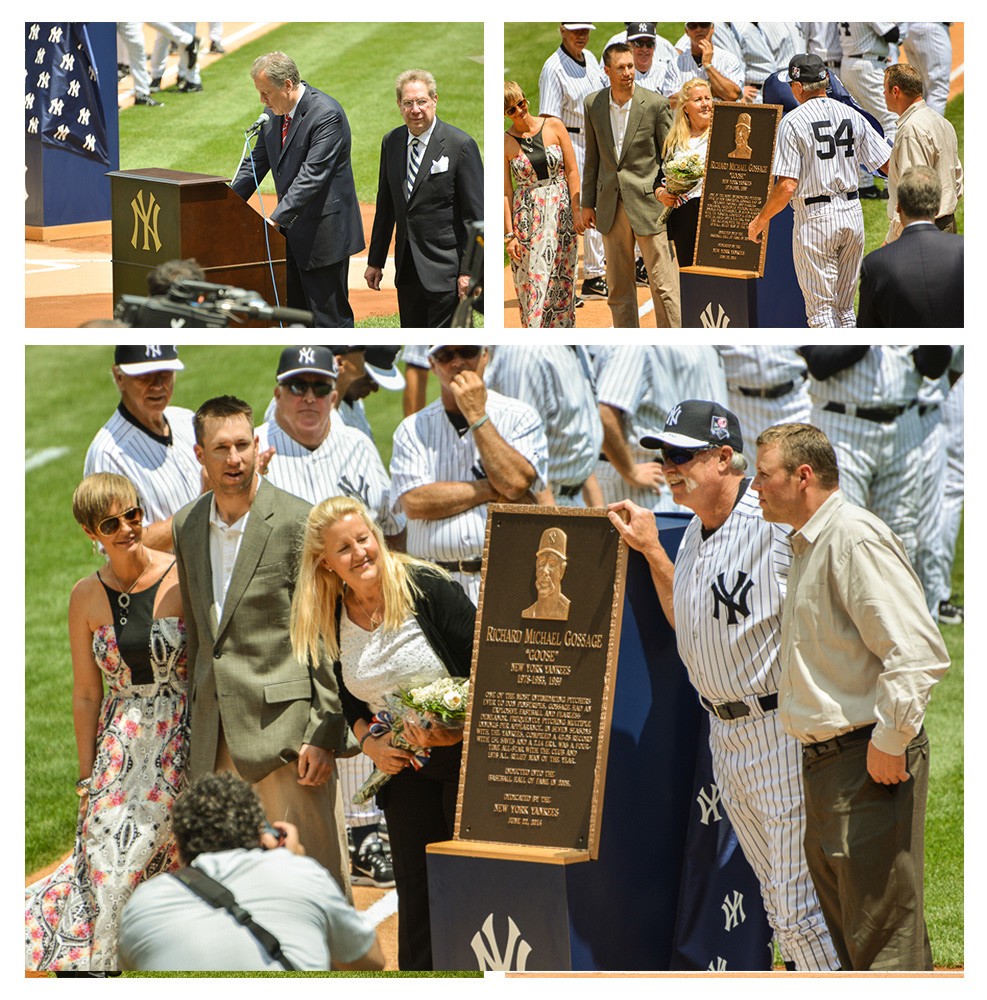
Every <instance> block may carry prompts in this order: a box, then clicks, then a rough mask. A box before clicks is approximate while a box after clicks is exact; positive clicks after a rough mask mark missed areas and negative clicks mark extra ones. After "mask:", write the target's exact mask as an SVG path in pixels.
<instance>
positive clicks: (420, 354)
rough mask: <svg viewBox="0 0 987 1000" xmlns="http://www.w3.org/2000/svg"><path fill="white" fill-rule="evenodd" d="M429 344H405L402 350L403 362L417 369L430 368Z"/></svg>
mask: <svg viewBox="0 0 987 1000" xmlns="http://www.w3.org/2000/svg"><path fill="white" fill-rule="evenodd" d="M428 347H429V345H428V344H405V345H404V347H402V348H401V360H402V361H403V362H404V363H405V364H408V365H414V366H415V367H416V368H430V367H431V366H430V365H429V363H428Z"/></svg>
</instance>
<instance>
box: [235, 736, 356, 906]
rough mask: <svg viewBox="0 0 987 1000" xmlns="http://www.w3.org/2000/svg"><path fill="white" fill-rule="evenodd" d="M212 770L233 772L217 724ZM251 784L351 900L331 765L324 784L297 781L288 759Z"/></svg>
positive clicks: (294, 766) (336, 782) (266, 810)
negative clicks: (217, 730)
mask: <svg viewBox="0 0 987 1000" xmlns="http://www.w3.org/2000/svg"><path fill="white" fill-rule="evenodd" d="M215 770H216V771H217V772H219V771H233V772H234V773H237V770H236V766H235V765H234V764H233V759H232V758H231V757H230V749H229V747H228V746H227V744H226V735H225V734H224V732H223V727H222V726H220V728H219V742H218V744H217V747H216V768H215ZM253 787H254V791H255V792H256V793H257V795H258V797H259V798H260V804H261V807H262V808H263V810H264V815H265V816H266V817H267V818H268V820H269V821H270V822H274V820H283V821H285V822H287V823H293V824H294V825H295V826H297V827H298V839H299V840H300V841H301V842H302V847H304V848H305V853H306V855H308V857H310V858H314V859H315V860H316V861H318V862H319V864H321V865H322V867H323V868H325V869H326V870H327V871H328V872H329V874H330V875H332V877H333V878H334V879H335V880H336V884H337V885H338V886H339V887H340V889H342V890H343V892H344V894H345V895H346V898H347V899H348V900H349V901H350V903H352V902H353V890H352V888H351V887H350V853H349V849H348V848H347V846H346V820H345V819H344V818H343V801H342V798H341V796H340V794H339V780H338V778H337V776H336V771H335V769H334V770H333V772H332V775H331V776H330V778H329V780H328V781H327V782H326V783H325V784H324V785H317V786H313V785H299V784H298V763H297V762H292V763H290V764H285V765H283V766H282V767H279V768H277V769H276V770H274V771H272V772H271V773H270V774H268V775H267V776H266V777H264V778H261V780H260V781H256V782H254V783H253Z"/></svg>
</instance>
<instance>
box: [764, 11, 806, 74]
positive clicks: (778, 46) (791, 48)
mask: <svg viewBox="0 0 987 1000" xmlns="http://www.w3.org/2000/svg"><path fill="white" fill-rule="evenodd" d="M757 26H758V28H760V30H761V34H762V35H764V37H765V38H766V39H767V42H768V47H769V48H770V49H771V54H772V55H773V56H774V61H775V69H776V70H779V69H788V64H789V63H790V62H791V61H792V56H797V55H798V54H799V53H800V52H805V51H806V48H805V40H804V39H803V38H802V29H801V28H800V27H799V24H798V22H797V21H758V22H757Z"/></svg>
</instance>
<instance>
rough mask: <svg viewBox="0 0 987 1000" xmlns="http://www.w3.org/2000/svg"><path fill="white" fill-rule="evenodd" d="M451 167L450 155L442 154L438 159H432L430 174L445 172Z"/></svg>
mask: <svg viewBox="0 0 987 1000" xmlns="http://www.w3.org/2000/svg"><path fill="white" fill-rule="evenodd" d="M448 169H449V157H448V156H440V157H439V158H438V159H437V160H433V161H432V166H431V169H430V170H429V173H430V174H444V173H445V172H446V171H447V170H448Z"/></svg>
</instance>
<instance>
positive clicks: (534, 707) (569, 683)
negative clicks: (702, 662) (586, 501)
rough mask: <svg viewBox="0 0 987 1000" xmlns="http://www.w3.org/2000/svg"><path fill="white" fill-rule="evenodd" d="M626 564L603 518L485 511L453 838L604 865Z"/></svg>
mask: <svg viewBox="0 0 987 1000" xmlns="http://www.w3.org/2000/svg"><path fill="white" fill-rule="evenodd" d="M626 564H627V546H626V544H625V543H624V542H622V541H621V539H620V536H619V535H618V534H617V531H616V530H615V529H614V527H613V525H612V524H611V523H610V520H609V518H608V517H607V515H606V512H605V511H602V510H599V509H587V508H570V507H567V508H557V507H534V506H530V507H529V506H518V505H515V504H489V505H488V506H487V533H486V541H485V545H484V553H483V580H482V584H481V587H480V604H479V612H478V615H477V637H476V642H475V643H474V646H473V675H472V676H473V681H472V683H471V685H470V703H469V709H468V712H467V720H466V735H465V741H464V746H463V770H462V774H461V776H460V785H459V802H458V805H457V810H456V839H458V840H474V841H485V842H493V843H499V844H510V845H525V846H528V847H551V848H571V849H575V850H581V851H588V852H589V854H590V856H591V857H596V853H597V847H598V840H599V827H598V817H599V816H601V815H602V810H603V783H604V778H605V775H606V764H607V747H608V744H609V737H610V715H611V709H612V705H613V686H614V680H615V677H614V675H615V672H616V666H617V648H618V645H619V641H620V620H621V614H622V611H623V601H624V576H625V571H626Z"/></svg>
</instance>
